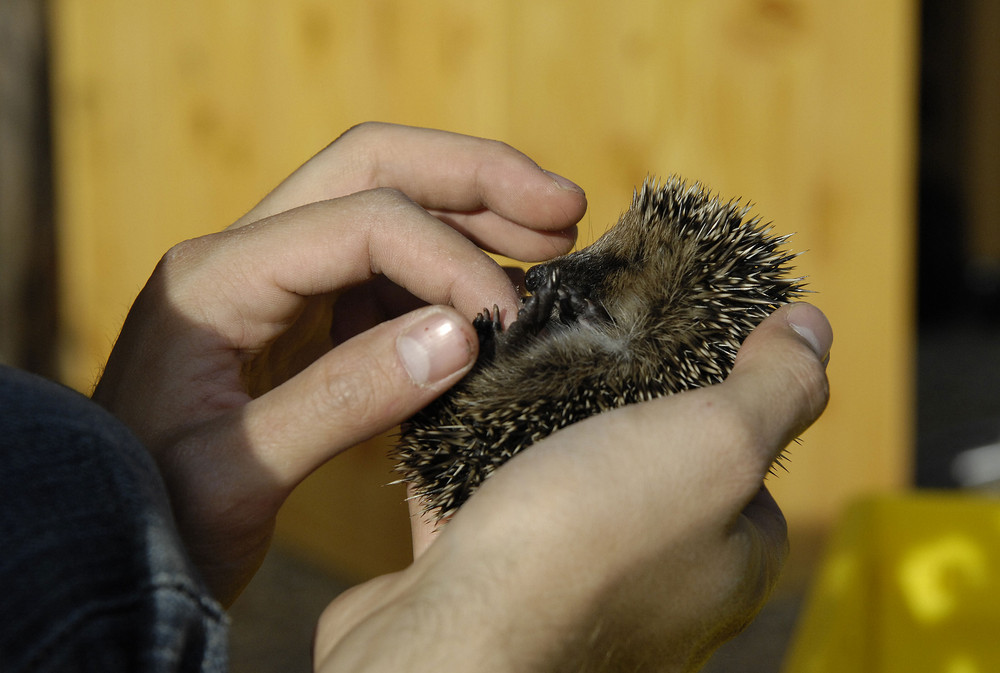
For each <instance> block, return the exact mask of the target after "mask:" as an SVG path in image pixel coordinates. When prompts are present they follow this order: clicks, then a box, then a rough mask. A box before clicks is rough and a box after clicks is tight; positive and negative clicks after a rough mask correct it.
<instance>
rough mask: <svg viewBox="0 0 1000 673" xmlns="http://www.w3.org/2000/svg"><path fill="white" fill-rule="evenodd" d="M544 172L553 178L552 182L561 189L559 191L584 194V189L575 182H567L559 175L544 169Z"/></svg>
mask: <svg viewBox="0 0 1000 673" xmlns="http://www.w3.org/2000/svg"><path fill="white" fill-rule="evenodd" d="M542 172H543V173H545V174H546V175H547V176H549V177H550V178H552V182H554V183H556V186H557V187H559V189H565V190H567V191H571V192H577V193H578V194H583V188H582V187H580V185H578V184H576V183H575V182H572V181H570V180H567V179H566V178H564V177H563V176H561V175H557V174H556V173H553V172H552V171H547V170H545V169H544V168H543V169H542Z"/></svg>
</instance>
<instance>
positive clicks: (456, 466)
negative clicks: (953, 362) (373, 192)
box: [393, 176, 804, 521]
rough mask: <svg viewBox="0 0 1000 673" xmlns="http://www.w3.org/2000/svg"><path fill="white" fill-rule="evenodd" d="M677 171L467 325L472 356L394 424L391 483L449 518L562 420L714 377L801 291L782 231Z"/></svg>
mask: <svg viewBox="0 0 1000 673" xmlns="http://www.w3.org/2000/svg"><path fill="white" fill-rule="evenodd" d="M750 210H751V208H750V206H749V205H746V204H744V203H743V202H741V201H738V200H730V201H724V200H721V199H720V198H718V197H717V196H714V195H713V194H712V192H711V191H709V190H708V189H707V188H705V187H704V186H702V185H701V184H700V183H694V184H690V185H689V184H688V183H687V182H686V181H684V180H683V179H682V178H680V177H678V176H671V177H670V178H668V179H666V180H665V181H663V182H662V183H661V182H660V181H659V180H656V179H654V178H647V179H646V181H645V182H644V183H643V184H642V186H641V188H640V189H638V190H636V191H635V192H634V194H633V198H632V203H631V205H630V207H629V208H628V210H626V211H625V212H624V213H623V214H622V215H621V217H620V218H619V220H618V222H617V223H616V224H615V225H614V226H613V227H611V228H610V229H609V230H608V231H607V233H605V234H604V235H603V236H602V237H600V238H599V239H598V240H597V241H596V242H594V243H593V244H592V245H590V246H588V247H586V248H583V249H581V250H577V251H575V252H571V253H569V254H566V255H564V256H561V257H557V258H555V259H553V260H551V261H548V262H545V263H543V264H539V265H537V266H534V267H532V268H530V269H529V270H528V271H527V272H526V274H525V286H526V288H527V290H528V292H529V293H530V294H529V295H528V296H527V297H525V298H524V299H523V303H522V308H521V309H520V310H519V312H518V314H517V319H516V321H514V322H513V323H511V324H510V326H509V327H508V328H507V329H506V330H503V329H502V327H501V324H500V320H499V315H498V311H497V308H496V307H495V306H494V308H493V310H492V311H490V310H487V309H484V310H483V312H482V313H480V314H479V316H477V318H476V319H475V321H474V322H473V324H474V326H475V329H476V332H477V334H478V336H479V341H480V348H479V357H478V359H477V362H476V364H475V366H474V367H473V369H472V371H470V373H469V374H467V375H466V377H465V378H464V379H462V380H461V381H460V382H459V383H458V384H457V385H455V386H454V387H453V388H451V389H450V390H449V391H448V392H446V393H445V394H444V395H442V396H441V397H440V398H438V399H437V400H436V401H434V402H433V403H431V404H430V405H429V406H427V407H426V408H425V409H423V410H422V411H420V412H419V413H417V414H416V415H415V416H413V417H412V418H411V419H410V420H409V421H408V422H406V423H404V424H403V425H402V426H401V429H400V436H399V441H398V442H397V444H396V447H395V449H394V451H393V454H394V459H395V461H396V471H397V472H398V473H399V475H400V476H401V478H400V481H402V482H406V483H408V484H409V485H410V486H411V488H412V491H411V497H415V498H418V499H420V500H421V501H422V502H423V505H424V509H425V513H429V514H430V515H431V516H432V517H433V518H435V519H436V520H438V521H441V520H444V519H446V518H448V517H449V516H451V515H452V514H453V513H454V512H455V511H456V510H457V509H458V508H459V507H460V506H461V505H462V504H463V503H464V502H465V501H466V500H467V499H468V498H469V497H470V496H471V495H472V493H474V492H475V490H476V489H477V488H478V487H479V486H480V485H481V484H482V483H483V481H484V480H486V479H487V478H488V477H489V476H490V475H491V474H492V473H493V472H494V471H496V469H497V468H498V467H500V466H501V465H503V464H504V463H505V462H506V461H508V460H509V459H510V458H512V457H513V456H515V455H517V454H518V453H519V452H521V451H523V450H524V449H526V448H528V447H530V446H531V445H532V444H534V443H535V442H537V441H539V440H541V439H543V438H545V437H547V436H548V435H550V434H552V433H553V432H555V431H557V430H559V429H560V428H564V427H566V426H568V425H570V424H571V423H576V422H577V421H580V420H583V419H585V418H587V417H589V416H592V415H594V414H598V413H601V412H603V411H607V410H610V409H615V408H618V407H621V406H623V405H626V404H633V403H637V402H643V401H646V400H651V399H654V398H658V397H662V396H664V395H670V394H673V393H677V392H681V391H684V390H688V389H691V388H697V387H701V386H707V385H711V384H714V383H718V382H721V381H722V380H723V379H725V377H726V376H727V374H728V373H729V371H730V369H731V368H732V366H733V362H734V360H735V358H736V352H737V350H738V349H739V347H740V344H741V343H742V342H743V340H744V339H745V338H746V336H747V335H748V334H749V333H750V331H751V330H752V329H753V328H754V327H755V326H756V325H757V324H758V323H760V321H761V320H763V319H764V318H765V317H767V316H768V315H769V314H770V313H771V312H772V311H774V310H775V309H776V308H778V307H779V306H780V305H782V304H785V303H787V302H789V301H791V300H792V299H794V298H795V297H798V296H800V295H801V294H802V293H803V292H804V288H803V283H802V280H803V279H802V278H793V277H791V274H790V272H791V270H792V267H791V265H790V263H791V261H792V260H793V259H794V258H795V257H796V255H795V254H793V253H790V252H787V251H784V250H783V249H782V246H783V244H784V243H785V242H786V240H787V239H788V238H789V237H790V234H789V235H783V236H774V235H772V233H771V232H772V229H771V227H770V226H769V225H765V224H763V223H762V222H761V219H760V218H759V217H751V216H750Z"/></svg>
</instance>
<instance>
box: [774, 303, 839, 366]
mask: <svg viewBox="0 0 1000 673" xmlns="http://www.w3.org/2000/svg"><path fill="white" fill-rule="evenodd" d="M785 320H786V321H787V322H788V326H789V327H791V328H792V329H793V330H795V333H796V334H798V335H799V336H800V337H802V338H803V339H804V340H805V341H806V343H808V344H809V346H810V347H811V348H812V349H813V352H815V353H816V355H817V357H819V359H820V360H821V361H822V362H823V365H824V366H826V364H827V363H828V362H829V360H830V347H831V346H832V345H833V329H832V328H831V327H830V322H829V321H828V320H827V319H826V316H825V315H823V313H822V311H820V310H819V309H818V308H816V307H815V306H812V305H810V304H792V306H791V308H789V309H788V312H787V313H786V314H785Z"/></svg>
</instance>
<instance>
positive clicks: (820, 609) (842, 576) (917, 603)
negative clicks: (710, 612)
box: [784, 493, 1000, 673]
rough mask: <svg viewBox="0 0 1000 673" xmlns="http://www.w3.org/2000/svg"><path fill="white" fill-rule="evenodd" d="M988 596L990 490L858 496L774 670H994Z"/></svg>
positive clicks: (999, 551)
mask: <svg viewBox="0 0 1000 673" xmlns="http://www.w3.org/2000/svg"><path fill="white" fill-rule="evenodd" d="M998 603H1000V500H997V499H994V498H990V497H986V496H971V495H950V494H947V495H946V494H936V493H934V494H914V495H906V496H886V497H879V498H874V499H870V500H865V501H863V502H860V503H858V504H856V505H854V506H853V507H852V508H850V509H849V511H848V512H847V514H846V516H845V517H844V519H843V520H842V521H841V523H840V524H839V526H838V528H837V529H836V531H835V532H834V535H833V539H832V540H831V546H830V549H829V551H828V552H827V555H826V558H825V560H824V562H823V564H822V566H821V568H820V573H819V576H818V577H817V581H816V584H815V587H814V589H813V592H812V595H811V596H810V599H809V602H808V604H807V607H806V610H805V613H804V614H803V617H802V619H801V621H800V623H799V629H798V633H797V634H796V636H795V639H794V641H793V644H792V648H791V650H790V652H789V655H788V658H787V660H786V662H785V668H784V671H785V673H828V672H830V673H832V672H834V671H836V672H838V673H840V672H843V671H850V672H852V673H895V672H897V671H898V672H899V673H904V672H905V673H915V672H920V671H934V672H935V673H938V672H940V673H990V672H993V671H1000V605H998Z"/></svg>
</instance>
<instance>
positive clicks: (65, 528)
mask: <svg viewBox="0 0 1000 673" xmlns="http://www.w3.org/2000/svg"><path fill="white" fill-rule="evenodd" d="M227 627H228V624H227V620H226V616H225V612H224V611H223V610H222V609H221V607H220V606H219V605H218V604H217V603H216V602H215V601H214V600H213V599H212V598H211V596H210V594H209V593H208V591H207V590H206V588H205V587H204V585H203V583H202V582H201V580H200V579H199V578H198V576H197V573H196V571H195V570H194V568H193V566H192V565H191V563H190V562H189V561H188V559H187V557H186V555H185V552H184V548H183V546H182V544H181V542H180V539H179V537H178V535H177V532H176V529H175V527H174V523H173V519H172V515H171V511H170V505H169V501H168V499H167V494H166V490H165V488H164V486H163V482H162V480H161V478H160V475H159V472H158V471H157V469H156V466H155V464H154V463H153V461H152V460H151V458H150V456H149V454H148V453H147V452H146V450H145V449H144V447H143V446H142V445H141V444H140V443H139V442H138V440H137V439H136V438H135V437H134V436H133V435H132V434H131V433H130V432H129V431H128V429H127V428H125V427H124V426H123V425H122V424H121V423H119V422H118V421H117V420H116V419H115V418H114V417H112V416H111V415H110V414H108V413H106V412H105V411H104V410H102V409H100V408H99V407H98V406H97V405H95V404H93V403H92V402H91V401H90V400H88V399H87V398H85V397H83V396H81V395H78V394H76V393H74V392H72V391H70V390H68V389H66V388H63V387H61V386H58V385H56V384H54V383H51V382H49V381H45V380H42V379H39V378H37V377H34V376H31V375H28V374H25V373H24V372H20V371H17V370H14V369H10V368H7V367H2V366H0V671H4V672H5V673H15V672H25V673H27V672H29V671H30V672H31V673H43V672H48V671H52V672H54V671H59V672H60V673H75V672H84V671H87V672H89V671H94V672H96V671H101V673H117V672H119V671H142V672H146V671H149V672H156V673H159V672H166V671H171V672H175V671H183V672H189V671H213V672H215V671H220V672H221V671H225V670H226V668H227V652H226V648H227Z"/></svg>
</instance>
